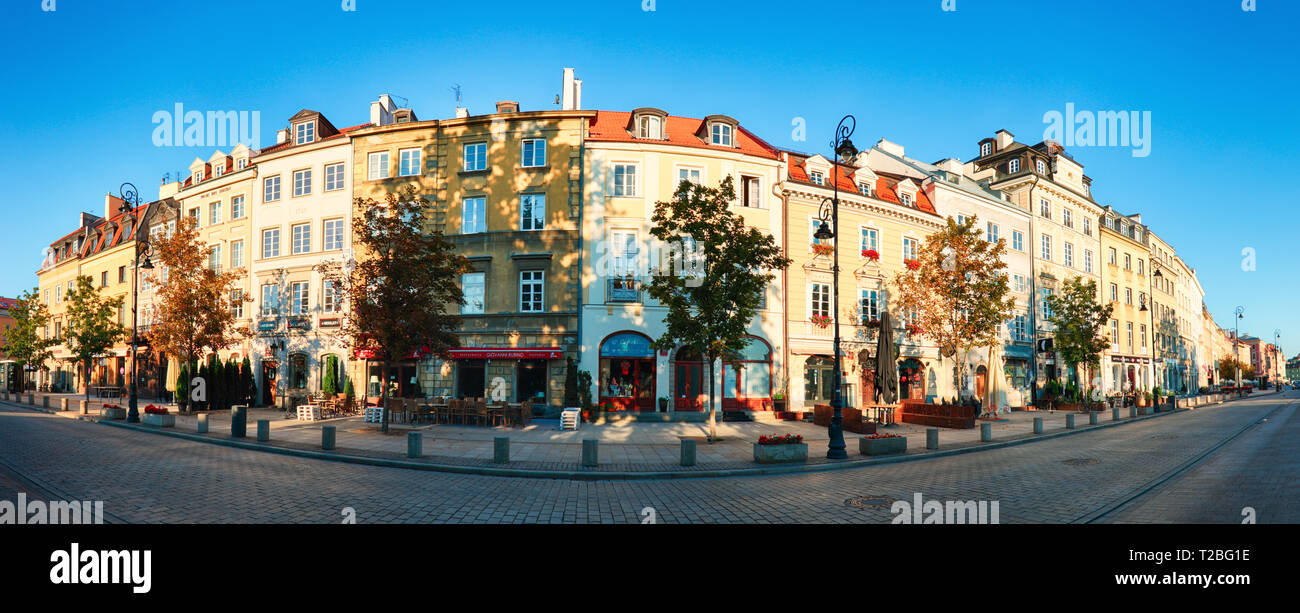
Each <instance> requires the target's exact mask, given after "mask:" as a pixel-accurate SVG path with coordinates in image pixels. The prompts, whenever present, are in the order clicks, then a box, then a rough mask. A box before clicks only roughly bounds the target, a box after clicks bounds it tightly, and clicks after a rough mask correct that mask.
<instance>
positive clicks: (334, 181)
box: [325, 162, 345, 192]
mask: <svg viewBox="0 0 1300 613" xmlns="http://www.w3.org/2000/svg"><path fill="white" fill-rule="evenodd" d="M343 173H344V166H343V163H342V162H340V163H338V164H326V165H325V191H327V192H332V191H336V190H340V189H343V187H344V185H345V184H344V182H343V181H344V176H343Z"/></svg>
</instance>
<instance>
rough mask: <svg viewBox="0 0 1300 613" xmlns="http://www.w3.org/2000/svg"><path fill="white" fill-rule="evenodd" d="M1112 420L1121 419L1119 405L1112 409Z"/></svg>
mask: <svg viewBox="0 0 1300 613" xmlns="http://www.w3.org/2000/svg"><path fill="white" fill-rule="evenodd" d="M1110 420H1111V421H1119V407H1115V408H1113V409H1111V410H1110Z"/></svg>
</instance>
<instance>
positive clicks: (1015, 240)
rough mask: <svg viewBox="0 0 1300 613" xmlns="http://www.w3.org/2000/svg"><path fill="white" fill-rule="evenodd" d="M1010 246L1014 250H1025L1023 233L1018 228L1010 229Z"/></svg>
mask: <svg viewBox="0 0 1300 613" xmlns="http://www.w3.org/2000/svg"><path fill="white" fill-rule="evenodd" d="M1011 248H1012V249H1015V250H1016V251H1024V250H1025V233H1024V232H1021V231H1020V230H1012V231H1011Z"/></svg>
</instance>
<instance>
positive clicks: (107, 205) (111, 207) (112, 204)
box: [104, 194, 122, 219]
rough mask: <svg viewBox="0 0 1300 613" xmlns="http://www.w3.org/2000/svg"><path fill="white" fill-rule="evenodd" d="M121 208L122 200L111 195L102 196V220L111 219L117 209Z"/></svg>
mask: <svg viewBox="0 0 1300 613" xmlns="http://www.w3.org/2000/svg"><path fill="white" fill-rule="evenodd" d="M121 206H122V199H121V198H118V197H117V196H114V195H112V194H104V219H112V218H113V216H114V215H116V214H117V209H118V208H119V207H121Z"/></svg>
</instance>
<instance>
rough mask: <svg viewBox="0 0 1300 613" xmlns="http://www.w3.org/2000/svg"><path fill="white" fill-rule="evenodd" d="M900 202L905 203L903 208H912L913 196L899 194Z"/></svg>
mask: <svg viewBox="0 0 1300 613" xmlns="http://www.w3.org/2000/svg"><path fill="white" fill-rule="evenodd" d="M898 201H899V202H902V203H903V206H912V195H911V194H899V195H898Z"/></svg>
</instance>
